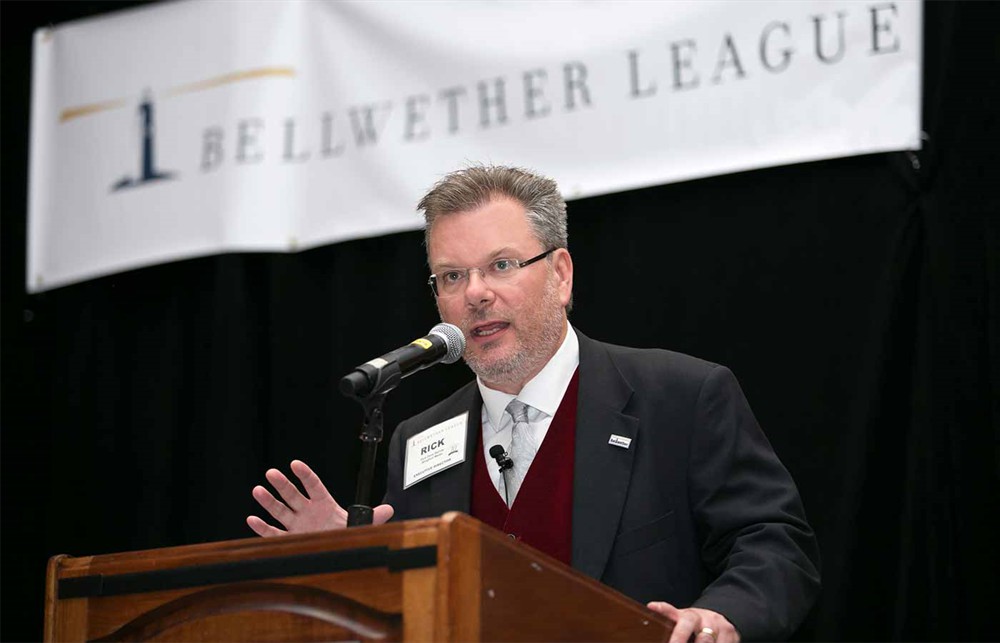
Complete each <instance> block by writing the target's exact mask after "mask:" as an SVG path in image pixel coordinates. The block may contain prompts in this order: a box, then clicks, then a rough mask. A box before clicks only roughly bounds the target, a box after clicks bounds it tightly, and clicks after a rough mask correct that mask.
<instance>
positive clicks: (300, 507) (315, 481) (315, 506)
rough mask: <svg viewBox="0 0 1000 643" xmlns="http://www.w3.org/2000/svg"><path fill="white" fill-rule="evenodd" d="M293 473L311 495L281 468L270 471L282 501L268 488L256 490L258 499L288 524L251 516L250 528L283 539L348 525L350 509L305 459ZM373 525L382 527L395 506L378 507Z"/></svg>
mask: <svg viewBox="0 0 1000 643" xmlns="http://www.w3.org/2000/svg"><path fill="white" fill-rule="evenodd" d="M291 467H292V473H294V474H295V475H296V477H298V479H299V480H300V481H301V482H302V486H303V488H305V490H306V494H308V495H307V496H304V495H302V494H301V493H300V492H299V490H298V488H296V486H295V485H294V484H292V482H291V481H290V480H289V479H288V478H286V477H285V474H283V473H282V472H280V471H278V470H277V469H268V471H267V473H265V474H264V477H266V478H267V481H268V482H270V483H271V484H272V485H273V486H274V488H275V489H276V490H277V491H278V495H280V496H281V499H282V500H284V502H281V501H280V500H278V499H277V498H275V497H274V496H273V495H271V492H270V491H268V490H267V489H265V488H264V487H262V486H260V485H257V486H256V487H254V488H253V497H254V500H256V501H257V502H258V504H260V506H261V507H263V508H264V510H265V511H267V513H268V514H270V515H271V517H272V518H274V519H275V520H277V521H278V522H280V523H281V524H282V525H284V527H285V528H284V529H279V528H277V527H273V526H271V525H269V524H267V523H266V522H264V521H263V520H261V519H260V518H258V517H257V516H247V525H249V526H250V529H253V530H254V532H256V534H257V535H258V536H265V537H266V536H283V535H285V534H290V533H293V534H305V533H309V532H312V531H327V530H331V529H341V528H343V527H346V526H347V510H345V509H343V508H342V507H341V506H340V505H339V504H337V501H336V500H334V499H333V496H331V495H330V492H329V491H327V490H326V486H325V485H324V484H323V481H322V480H320V479H319V476H317V475H316V474H315V473H314V472H313V470H312V469H310V468H309V467H308V466H307V465H306V463H305V462H302V461H301V460H292V465H291ZM374 511H375V515H374V518H373V524H376V525H381V524H382V523H384V522H385V521H387V520H389V518H392V507H390V506H389V505H379V506H378V507H375V510H374Z"/></svg>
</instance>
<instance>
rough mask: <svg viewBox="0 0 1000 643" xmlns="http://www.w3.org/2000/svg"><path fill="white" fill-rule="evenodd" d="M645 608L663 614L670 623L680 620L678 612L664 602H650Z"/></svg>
mask: <svg viewBox="0 0 1000 643" xmlns="http://www.w3.org/2000/svg"><path fill="white" fill-rule="evenodd" d="M646 607H648V608H649V609H651V610H653V611H654V612H657V613H658V614H663V615H664V616H666V617H667V618H669V619H670V620H671V621H676V620H677V619H678V618H680V610H679V609H677V608H676V607H674V606H673V605H671V604H670V603H665V602H664V601H652V602H650V603H646Z"/></svg>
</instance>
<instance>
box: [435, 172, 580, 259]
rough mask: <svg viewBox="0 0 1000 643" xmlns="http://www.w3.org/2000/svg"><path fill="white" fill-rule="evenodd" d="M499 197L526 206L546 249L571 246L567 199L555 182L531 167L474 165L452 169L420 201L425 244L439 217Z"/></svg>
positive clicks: (537, 236)
mask: <svg viewBox="0 0 1000 643" xmlns="http://www.w3.org/2000/svg"><path fill="white" fill-rule="evenodd" d="M498 197H507V198H510V199H513V200H515V201H517V202H518V203H520V204H521V205H523V206H524V209H525V211H526V213H527V214H526V216H527V218H528V225H530V226H531V229H532V231H533V232H534V234H535V238H537V239H538V241H539V242H540V243H541V244H542V246H543V247H544V249H545V250H548V249H549V248H568V247H569V236H568V233H567V231H566V201H564V200H563V198H562V195H561V194H559V186H558V185H556V182H555V181H553V180H552V179H550V178H547V177H544V176H541V175H540V174H536V173H534V172H532V171H530V170H526V169H523V168H519V167H506V166H502V165H474V166H471V167H467V168H465V169H464V170H457V171H455V172H451V173H450V174H447V175H445V177H444V178H443V179H441V180H440V181H438V182H437V183H435V184H434V187H432V188H431V189H430V191H429V192H428V193H427V194H426V195H424V198H422V199H421V200H420V203H419V204H417V210H418V211H422V212H423V213H424V223H425V225H424V245H427V244H428V241H429V240H430V232H431V226H432V225H434V221H436V220H437V218H438V217H441V216H446V215H449V214H455V213H458V212H466V211H468V210H474V209H476V208H479V207H481V206H484V205H486V204H487V203H489V202H490V201H492V200H494V199H496V198H498ZM428 247H429V246H428Z"/></svg>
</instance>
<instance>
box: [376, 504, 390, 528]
mask: <svg viewBox="0 0 1000 643" xmlns="http://www.w3.org/2000/svg"><path fill="white" fill-rule="evenodd" d="M372 511H373V512H374V513H373V515H372V524H373V525H381V524H383V523H385V522H388V521H389V519H390V518H392V514H393V512H394V511H395V509H393V508H392V505H379V506H377V507H375V509H373V510H372Z"/></svg>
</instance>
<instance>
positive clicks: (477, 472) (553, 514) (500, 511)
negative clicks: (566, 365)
mask: <svg viewBox="0 0 1000 643" xmlns="http://www.w3.org/2000/svg"><path fill="white" fill-rule="evenodd" d="M578 379H579V375H578V373H574V374H573V379H571V380H570V383H569V386H568V387H567V388H566V393H565V394H564V395H563V399H562V402H560V404H559V409H558V410H557V411H556V414H555V417H553V418H552V423H551V424H550V425H549V430H548V431H547V432H546V434H545V439H544V440H543V441H542V445H541V447H539V449H538V452H537V453H536V454H535V459H534V460H532V462H531V467H530V468H529V469H528V474H527V475H526V476H525V477H524V482H522V483H521V489H520V491H518V492H517V499H516V500H515V501H514V506H513V507H511V508H510V509H509V510H508V508H507V503H505V502H504V499H503V497H501V496H500V493H499V492H498V491H497V489H496V487H494V486H493V482H492V481H491V480H490V474H489V470H488V469H487V466H490V467H493V466H496V464H495V463H494V462H490V463H489V464H487V463H486V454H484V453H483V446H482V444H483V443H482V431H481V430H480V433H479V439H478V441H477V442H478V448H477V449H476V453H477V454H478V455H476V464H475V469H474V471H473V474H472V506H471V510H472V515H473V516H475V517H476V518H478V519H479V520H482V521H483V522H485V523H486V524H487V525H490V526H491V527H495V528H496V529H499V530H501V531H503V532H504V533H506V534H509V535H511V536H513V537H514V538H516V539H517V540H521V541H524V542H525V543H527V544H529V545H531V546H532V547H534V548H536V549H539V550H541V551H543V552H545V553H546V554H548V555H549V556H552V557H554V558H556V559H558V560H561V561H562V562H564V563H566V564H567V565H569V564H570V559H571V555H572V551H573V550H572V542H571V541H572V536H573V460H574V457H573V454H574V453H575V451H574V446H575V444H576V401H577V391H578V389H579V382H578Z"/></svg>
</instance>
